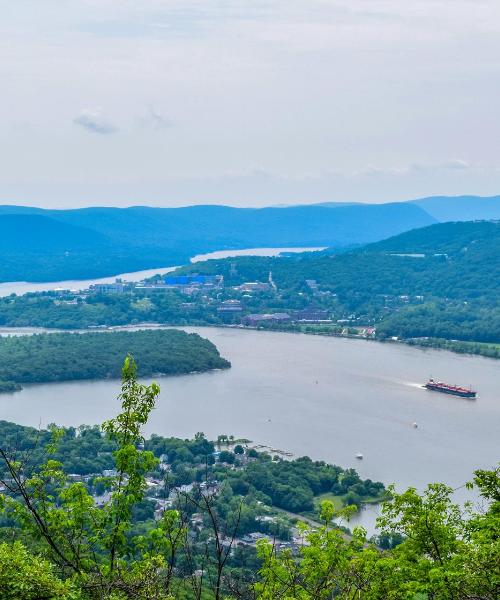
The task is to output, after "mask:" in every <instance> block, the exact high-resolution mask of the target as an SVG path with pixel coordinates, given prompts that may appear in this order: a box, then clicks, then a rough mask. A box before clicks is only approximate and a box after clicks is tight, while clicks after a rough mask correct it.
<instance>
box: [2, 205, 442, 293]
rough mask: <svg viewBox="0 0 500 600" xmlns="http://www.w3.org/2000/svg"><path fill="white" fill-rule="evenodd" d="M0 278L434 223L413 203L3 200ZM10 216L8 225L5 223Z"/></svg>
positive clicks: (93, 271) (62, 273)
mask: <svg viewBox="0 0 500 600" xmlns="http://www.w3.org/2000/svg"><path fill="white" fill-rule="evenodd" d="M0 221H2V222H3V223H4V225H3V226H2V225H1V223H0V233H1V231H2V227H3V230H4V231H5V232H6V238H5V241H4V243H2V244H1V245H0V252H1V257H2V259H3V260H2V263H0V281H9V280H15V279H17V280H25V281H34V280H36V281H44V280H46V281H52V280H57V279H70V278H90V277H97V276H105V275H113V274H115V273H120V272H124V271H132V270H138V269H146V268H154V267H159V266H167V265H175V264H181V263H186V262H188V261H189V258H190V257H191V256H193V255H195V254H200V253H205V252H211V251H214V250H223V249H242V248H256V247H269V246H272V247H286V246H299V247H300V246H334V247H345V246H348V245H359V244H366V243H369V242H374V241H377V240H381V239H383V238H386V237H388V236H390V235H394V234H397V233H400V232H402V231H406V230H408V229H412V228H415V227H422V226H425V225H429V224H431V223H434V222H435V219H434V218H433V217H430V216H429V215H428V214H427V213H426V212H425V211H424V210H423V209H422V208H420V207H419V206H416V205H414V204H411V203H389V204H378V205H363V204H356V205H348V206H345V205H341V206H338V207H336V208H332V207H328V206H321V205H310V206H294V207H287V208H262V209H252V208H233V207H228V206H210V205H209V206H188V207H184V208H149V207H140V206H137V207H131V208H124V209H121V208H84V209H75V210H44V209H39V208H29V207H16V206H0ZM9 223H10V225H9Z"/></svg>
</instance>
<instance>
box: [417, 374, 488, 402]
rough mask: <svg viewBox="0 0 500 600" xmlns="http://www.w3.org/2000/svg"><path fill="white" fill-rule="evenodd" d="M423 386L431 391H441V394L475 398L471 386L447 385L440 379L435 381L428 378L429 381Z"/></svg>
mask: <svg viewBox="0 0 500 600" xmlns="http://www.w3.org/2000/svg"><path fill="white" fill-rule="evenodd" d="M424 387H425V388H426V389H428V390H431V391H433V392H441V393H442V394H451V395H452V396H460V398H472V399H474V398H476V397H477V392H475V391H474V390H472V389H471V388H469V389H467V388H463V387H459V386H458V385H449V384H447V383H443V382H442V381H436V380H435V379H432V377H431V378H430V379H429V381H428V382H427V383H426V384H425V385H424Z"/></svg>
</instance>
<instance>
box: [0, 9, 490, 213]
mask: <svg viewBox="0 0 500 600" xmlns="http://www.w3.org/2000/svg"><path fill="white" fill-rule="evenodd" d="M0 8H1V14H2V19H1V22H0V55H1V57H2V58H1V60H0V78H1V81H2V93H1V94H0V111H1V113H0V114H1V116H2V118H1V120H0V137H1V140H2V143H1V145H0V164H1V165H2V168H1V169H0V202H1V203H17V204H28V205H39V206H47V207H67V208H69V207H76V206H85V205H99V204H102V205H116V206H127V205H131V204H149V205H156V206H178V205H185V204H191V203H225V204H232V205H234V206H262V205H269V204H281V203H286V204H291V203H297V202H301V203H306V202H319V201H363V202H382V201H390V200H404V199H407V198H411V197H418V196H425V195H432V194H468V193H469V194H481V195H489V194H495V193H498V191H499V189H500V119H499V110H500V109H499V107H500V77H499V75H500V72H499V71H500V4H499V3H498V2H497V1H495V0H483V1H481V0H478V1H476V2H470V0H468V1H460V0H454V1H446V0H441V1H439V0H422V1H419V2H401V0H399V1H398V0H386V1H382V0H380V1H379V0H350V1H329V2H328V1H317V0H307V1H305V0H303V1H301V2H299V1H295V0H268V1H261V0H246V1H243V0H231V1H212V2H200V1H195V0H182V1H180V0H163V1H161V0H145V1H143V2H135V1H132V0H119V1H118V0H71V1H68V0H63V1H61V0H57V1H56V0H44V2H40V1H39V0H22V1H17V2H11V1H0Z"/></svg>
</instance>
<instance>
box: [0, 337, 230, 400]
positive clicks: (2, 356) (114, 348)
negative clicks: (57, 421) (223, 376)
mask: <svg viewBox="0 0 500 600" xmlns="http://www.w3.org/2000/svg"><path fill="white" fill-rule="evenodd" d="M126 354H131V355H132V356H133V357H134V358H135V360H136V361H137V367H138V375H139V376H140V377H150V376H153V375H182V374H186V373H193V372H198V373H201V372H205V371H210V370H213V369H227V368H229V367H230V366H231V364H230V363H229V361H227V360H226V359H224V358H222V357H221V356H220V354H219V351H218V350H217V348H216V347H215V345H214V344H212V342H210V341H209V340H207V339H204V338H202V337H200V336H199V335H198V334H195V333H186V332H184V331H178V330H176V329H164V330H141V331H99V332H89V333H66V332H63V333H42V334H37V335H26V336H11V337H4V338H0V392H13V391H16V390H19V389H21V384H23V383H45V382H52V381H72V380H83V379H114V378H119V377H120V373H121V365H122V362H123V356H125V355H126Z"/></svg>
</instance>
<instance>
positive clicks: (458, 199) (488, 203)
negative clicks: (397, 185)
mask: <svg viewBox="0 0 500 600" xmlns="http://www.w3.org/2000/svg"><path fill="white" fill-rule="evenodd" d="M413 204H415V205H417V206H420V208H423V209H424V210H425V211H426V212H427V213H429V214H430V215H431V216H432V217H434V218H435V219H436V220H437V221H441V222H445V221H475V220H481V219H484V220H492V219H500V196H491V197H482V196H432V197H430V198H419V199H418V200H413Z"/></svg>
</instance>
